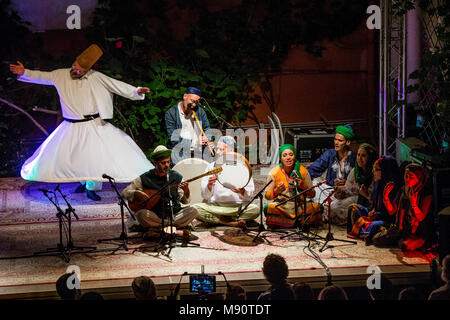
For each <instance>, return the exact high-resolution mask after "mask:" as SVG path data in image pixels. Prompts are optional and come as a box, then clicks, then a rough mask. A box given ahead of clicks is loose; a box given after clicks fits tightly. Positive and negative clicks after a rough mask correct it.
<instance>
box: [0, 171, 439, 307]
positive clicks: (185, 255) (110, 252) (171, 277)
mask: <svg viewBox="0 0 450 320" xmlns="http://www.w3.org/2000/svg"><path fill="white" fill-rule="evenodd" d="M55 186H56V184H49V183H37V182H29V181H24V180H22V179H20V178H3V179H0V299H9V298H24V299H27V298H33V299H52V298H55V297H56V292H55V282H56V280H57V279H58V277H59V276H60V275H62V274H63V273H65V272H66V270H67V268H68V267H69V266H77V267H79V269H80V272H81V280H82V284H81V285H82V289H83V290H87V291H90V290H96V291H99V292H101V293H102V294H103V295H104V296H105V297H106V298H131V297H132V291H131V287H130V285H131V282H132V280H133V279H134V278H135V277H137V276H140V275H148V276H151V277H154V281H155V283H156V285H157V288H158V292H159V294H160V295H161V296H165V295H169V294H170V293H171V291H173V289H174V288H175V286H176V284H177V283H178V281H179V280H180V276H181V275H182V274H183V273H184V272H187V273H200V272H201V266H204V271H205V273H208V274H217V273H218V272H222V273H224V274H225V275H226V278H227V280H228V281H229V282H231V283H239V284H241V285H243V286H244V287H245V289H246V290H247V292H251V291H261V290H265V289H266V288H267V287H268V283H267V282H266V281H265V280H264V276H263V274H262V272H261V267H262V263H263V261H264V258H265V256H266V255H267V254H269V253H277V254H280V255H282V256H284V257H285V258H286V261H287V263H288V266H289V269H290V273H289V281H290V282H292V283H294V282H297V281H303V282H308V283H310V284H311V285H312V286H313V287H316V288H320V287H323V285H324V284H325V283H326V282H327V279H328V278H327V277H328V276H331V279H332V281H333V283H340V284H342V285H344V286H363V285H364V284H365V282H366V280H367V278H368V276H369V274H367V267H368V266H373V265H375V266H378V267H380V269H381V270H382V272H383V273H385V274H386V275H388V276H389V277H390V278H391V279H392V280H393V281H394V282H395V283H397V284H402V283H414V282H417V283H425V282H426V281H428V279H429V275H430V267H429V263H430V260H431V258H432V256H431V255H424V254H422V253H420V252H410V253H407V254H406V253H403V252H402V251H400V250H399V249H380V248H375V247H373V246H365V244H364V242H362V241H357V243H356V244H348V243H343V242H340V241H331V242H329V243H328V244H329V245H330V246H331V247H326V248H327V249H326V250H323V252H320V249H321V248H322V247H323V244H324V241H322V240H317V241H314V240H312V241H311V240H310V241H308V240H307V239H302V240H299V239H296V237H291V238H284V239H280V234H278V233H272V232H264V233H263V235H265V240H264V239H263V240H264V241H262V243H260V244H258V245H256V246H234V245H230V244H228V243H225V242H223V241H222V240H221V239H220V236H221V235H223V232H224V230H225V229H226V228H224V227H219V228H212V229H205V228H198V227H197V229H196V230H195V231H194V234H195V235H197V236H198V237H199V240H197V241H195V242H196V243H198V244H199V247H180V246H177V247H175V248H173V249H172V250H171V251H170V254H167V253H168V250H166V251H165V253H166V254H167V255H165V254H164V252H159V253H158V252H154V248H155V247H156V245H157V244H156V243H152V242H148V241H146V242H144V241H143V240H142V239H132V240H129V244H130V250H128V251H125V250H116V251H114V249H117V248H118V245H119V244H120V241H115V242H114V241H113V242H103V243H98V242H97V240H98V239H104V238H114V237H118V236H119V235H120V233H121V218H120V209H119V206H118V204H117V197H116V194H115V192H114V190H112V188H111V186H109V184H106V183H105V184H104V188H103V190H102V191H101V192H100V193H99V194H100V195H101V196H102V200H101V201H99V202H93V201H90V200H88V199H87V198H86V196H85V195H84V194H75V193H72V191H73V190H74V189H75V188H76V186H77V184H76V183H68V184H62V185H61V190H62V193H63V194H65V195H67V200H68V201H69V203H70V204H71V205H72V206H73V207H74V208H75V212H76V213H77V215H78V217H79V220H76V219H73V221H72V235H73V242H74V245H75V246H96V249H97V250H95V251H92V252H82V253H76V252H75V253H74V254H72V255H71V257H70V262H68V263H67V262H65V261H64V259H63V257H62V255H59V254H58V255H56V256H46V255H43V256H35V255H34V254H35V253H36V252H40V251H46V249H47V248H53V247H56V245H57V243H58V241H59V234H58V220H57V218H56V208H55V207H54V206H53V204H51V203H50V202H49V200H48V199H47V198H45V197H44V196H43V194H42V192H40V191H39V190H38V188H43V189H48V190H53V189H54V187H55ZM118 187H119V191H121V190H122V189H123V188H124V187H125V184H120V185H118ZM59 204H60V206H61V207H62V208H63V209H65V208H66V207H67V206H66V204H65V202H64V200H63V199H62V198H61V197H59ZM128 218H129V216H128V214H127V215H126V219H127V220H128ZM311 231H313V232H315V233H317V234H319V235H320V236H322V237H325V236H326V234H327V232H328V228H327V226H325V225H324V226H321V227H320V228H318V229H317V230H315V229H314V230H311ZM331 232H332V233H333V235H334V237H335V238H336V239H343V240H349V239H348V238H346V234H345V230H344V228H343V227H338V226H332V228H331ZM249 234H250V235H252V236H256V234H257V232H256V231H251V232H250V233H249ZM134 235H139V234H137V233H129V236H134ZM304 235H308V236H311V234H304ZM64 239H65V238H64ZM64 242H65V241H64ZM308 244H310V245H308ZM145 246H147V247H148V248H144V247H145ZM317 257H318V258H320V259H317ZM320 261H321V262H320ZM325 266H326V268H328V270H329V274H328V275H327V270H326V268H325ZM188 280H189V278H188V277H186V276H185V277H183V279H182V282H181V283H182V285H181V290H180V294H188V286H187V284H188ZM225 288H226V284H225V282H224V279H223V277H222V276H221V275H217V290H218V292H224V291H225Z"/></svg>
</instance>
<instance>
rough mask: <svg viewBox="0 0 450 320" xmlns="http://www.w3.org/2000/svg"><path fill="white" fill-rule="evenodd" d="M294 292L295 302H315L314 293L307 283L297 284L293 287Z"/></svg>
mask: <svg viewBox="0 0 450 320" xmlns="http://www.w3.org/2000/svg"><path fill="white" fill-rule="evenodd" d="M294 292H295V299H296V300H315V298H314V292H313V290H312V288H311V287H310V285H309V284H307V283H303V282H297V283H296V284H295V285H294Z"/></svg>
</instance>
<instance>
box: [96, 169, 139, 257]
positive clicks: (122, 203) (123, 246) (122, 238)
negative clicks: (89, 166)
mask: <svg viewBox="0 0 450 320" xmlns="http://www.w3.org/2000/svg"><path fill="white" fill-rule="evenodd" d="M106 178H107V179H108V180H109V183H110V184H111V187H112V188H113V189H114V191H115V192H116V195H117V199H118V200H119V202H118V205H119V206H120V217H121V220H122V232H121V233H120V236H119V237H117V238H109V239H99V240H97V242H100V243H101V242H104V241H115V240H120V241H122V243H120V244H119V246H118V247H117V248H116V249H114V250H113V252H116V251H117V250H120V249H125V251H128V239H137V238H140V237H139V236H135V237H129V236H128V234H127V232H126V228H125V214H124V208H127V210H128V213H129V214H130V216H131V218H133V220H136V218H135V217H134V215H133V213H132V212H131V210H130V208H129V207H128V205H127V204H126V203H125V200H124V199H123V197H122V196H121V194H120V192H119V190H117V187H116V184H115V183H114V182H113V181H112V180H114V179H113V178H111V177H106Z"/></svg>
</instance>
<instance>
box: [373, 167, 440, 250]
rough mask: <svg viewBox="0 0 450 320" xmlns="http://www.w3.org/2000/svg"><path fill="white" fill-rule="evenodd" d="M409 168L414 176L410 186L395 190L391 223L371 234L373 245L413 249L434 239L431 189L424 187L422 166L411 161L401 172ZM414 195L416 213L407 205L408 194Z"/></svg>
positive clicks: (426, 245) (408, 203) (428, 244)
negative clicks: (412, 184)
mask: <svg viewBox="0 0 450 320" xmlns="http://www.w3.org/2000/svg"><path fill="white" fill-rule="evenodd" d="M408 171H409V172H412V173H414V174H415V175H416V177H417V178H418V182H417V184H416V185H414V186H413V187H407V186H406V185H404V186H403V187H402V188H401V190H400V192H398V193H397V195H396V197H395V199H394V201H391V204H392V206H393V207H394V210H393V213H391V214H393V215H395V224H394V225H392V226H391V227H390V228H388V229H385V230H382V231H380V232H379V233H378V234H376V235H374V239H373V243H374V245H376V246H380V247H385V246H396V245H398V246H399V247H400V248H401V249H402V250H415V249H418V248H420V247H425V248H427V247H430V246H431V245H432V244H433V243H434V242H435V240H436V239H435V236H436V234H435V232H434V227H433V215H432V214H431V212H432V210H431V205H432V192H431V190H430V188H428V187H426V183H427V179H428V176H427V172H426V169H425V168H424V167H423V166H421V165H419V164H416V163H411V164H409V165H408V166H406V168H405V173H408ZM413 194H415V195H417V208H418V209H419V210H420V216H419V215H416V213H415V212H414V208H413V207H412V205H411V200H410V199H411V196H412V195H413Z"/></svg>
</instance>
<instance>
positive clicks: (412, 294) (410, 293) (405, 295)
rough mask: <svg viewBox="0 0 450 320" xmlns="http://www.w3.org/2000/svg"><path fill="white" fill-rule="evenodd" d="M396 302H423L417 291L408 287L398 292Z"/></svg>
mask: <svg viewBox="0 0 450 320" xmlns="http://www.w3.org/2000/svg"><path fill="white" fill-rule="evenodd" d="M398 300H423V298H422V295H421V294H420V292H419V290H417V289H416V288H414V287H408V288H405V289H403V290H402V291H400V293H399V294H398Z"/></svg>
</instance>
